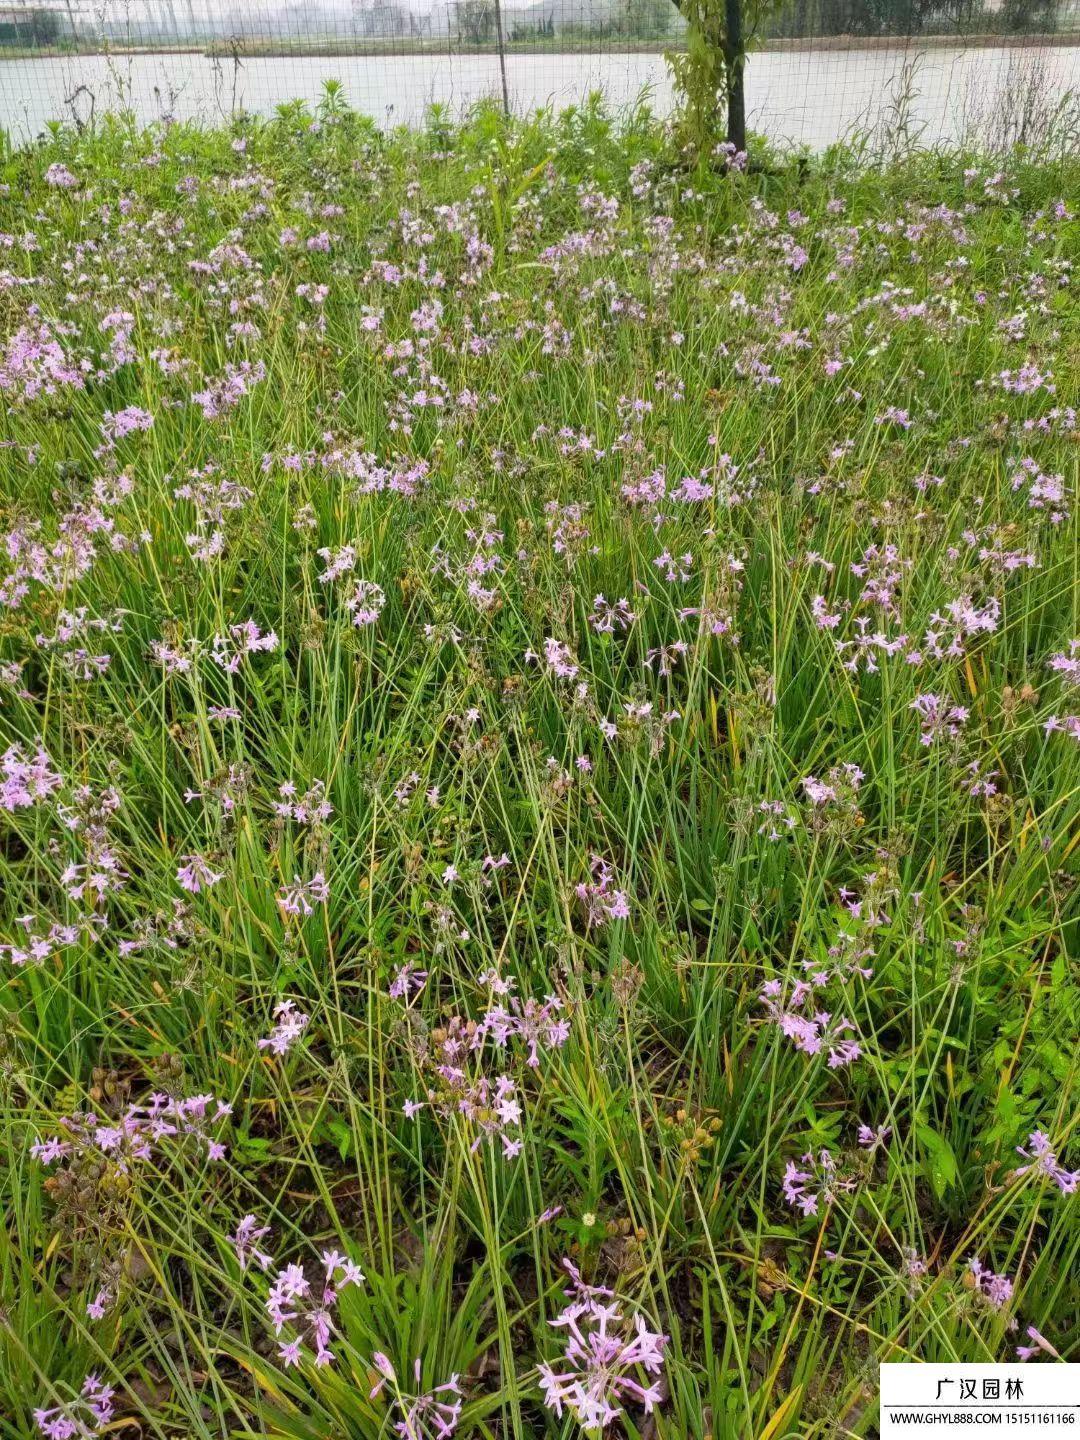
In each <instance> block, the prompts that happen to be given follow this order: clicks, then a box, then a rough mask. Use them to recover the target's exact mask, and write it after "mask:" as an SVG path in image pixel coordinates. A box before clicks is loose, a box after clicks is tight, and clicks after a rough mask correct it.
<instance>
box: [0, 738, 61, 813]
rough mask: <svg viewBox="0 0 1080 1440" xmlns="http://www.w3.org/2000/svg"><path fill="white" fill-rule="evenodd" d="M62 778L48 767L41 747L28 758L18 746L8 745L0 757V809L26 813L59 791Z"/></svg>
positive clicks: (47, 757)
mask: <svg viewBox="0 0 1080 1440" xmlns="http://www.w3.org/2000/svg"><path fill="white" fill-rule="evenodd" d="M63 783H64V777H63V776H62V775H60V774H59V773H58V772H57V771H55V770H54V769H53V768H52V761H51V760H50V759H49V756H48V753H47V752H46V750H45V749H44V747H43V746H41V745H38V747H37V749H36V750H35V752H34V754H33V756H32V757H30V758H28V757H27V756H26V755H25V754H24V752H23V748H22V746H21V745H9V746H8V748H7V749H6V750H5V751H4V753H3V755H2V756H0V809H3V810H9V811H14V810H26V809H29V808H30V807H31V806H33V805H40V804H42V802H43V801H45V800H48V798H49V796H50V795H52V794H53V793H54V792H55V791H57V790H59V788H60V786H61V785H62V784H63Z"/></svg>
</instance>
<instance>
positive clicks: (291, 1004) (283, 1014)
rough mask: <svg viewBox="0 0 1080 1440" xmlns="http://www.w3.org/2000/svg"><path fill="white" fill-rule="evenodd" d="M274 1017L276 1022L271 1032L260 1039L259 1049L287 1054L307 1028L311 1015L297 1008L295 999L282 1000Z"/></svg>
mask: <svg viewBox="0 0 1080 1440" xmlns="http://www.w3.org/2000/svg"><path fill="white" fill-rule="evenodd" d="M274 1019H275V1021H276V1024H275V1025H274V1028H273V1030H271V1032H270V1034H269V1035H266V1036H264V1037H263V1038H262V1039H261V1040H260V1041H259V1049H260V1050H269V1051H270V1052H271V1053H272V1054H274V1055H286V1054H288V1052H289V1050H290V1049H291V1048H292V1047H293V1045H295V1044H296V1042H297V1041H298V1040H299V1039H300V1037H301V1035H303V1033H304V1031H305V1030H306V1029H307V1026H308V1021H309V1020H310V1019H311V1016H310V1015H305V1014H304V1013H303V1011H301V1010H297V1008H296V1001H295V1000H282V1002H281V1003H280V1005H275V1006H274Z"/></svg>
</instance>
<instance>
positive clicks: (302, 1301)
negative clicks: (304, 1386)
mask: <svg viewBox="0 0 1080 1440" xmlns="http://www.w3.org/2000/svg"><path fill="white" fill-rule="evenodd" d="M321 1258H322V1264H323V1271H324V1279H323V1281H322V1284H321V1285H318V1284H313V1283H312V1282H311V1281H310V1280H309V1279H308V1278H307V1276H306V1275H305V1274H304V1269H303V1266H301V1265H285V1266H284V1267H283V1268H282V1269H281V1270H279V1271H278V1273H277V1275H275V1277H274V1280H273V1283H272V1284H271V1286H270V1293H269V1294H268V1295H267V1297H266V1310H267V1314H268V1315H269V1316H270V1323H271V1324H272V1325H273V1327H274V1334H275V1335H277V1336H280V1335H281V1334H282V1332H283V1331H284V1330H285V1329H286V1327H288V1328H289V1329H291V1330H293V1332H294V1334H293V1338H292V1339H291V1340H287V1341H283V1342H282V1343H281V1345H280V1346H279V1347H278V1353H279V1355H280V1356H281V1359H282V1361H283V1362H284V1364H285V1365H286V1366H289V1365H299V1363H300V1359H301V1353H302V1352H301V1346H302V1345H304V1344H307V1345H310V1346H311V1348H312V1349H313V1350H314V1351H315V1364H316V1365H332V1364H333V1363H334V1355H333V1352H332V1351H331V1349H330V1338H331V1336H332V1335H333V1333H334V1329H335V1326H334V1306H335V1304H336V1303H337V1297H338V1293H339V1291H340V1290H341V1289H343V1288H344V1286H346V1285H360V1284H362V1283H363V1279H364V1276H363V1274H362V1273H361V1271H360V1267H359V1266H358V1265H355V1264H354V1263H353V1262H352V1261H351V1260H349V1259H347V1258H346V1257H345V1256H344V1255H341V1254H339V1252H338V1251H336V1250H326V1251H324V1252H323V1254H322V1257H321ZM339 1272H340V1275H339Z"/></svg>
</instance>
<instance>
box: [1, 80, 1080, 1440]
mask: <svg viewBox="0 0 1080 1440" xmlns="http://www.w3.org/2000/svg"><path fill="white" fill-rule="evenodd" d="M741 165H742V157H739V156H732V155H730V154H729V153H722V154H720V155H718V156H717V157H715V160H714V162H713V165H712V166H711V167H710V166H709V165H702V166H701V167H700V169H698V170H697V171H694V172H688V171H686V170H685V169H684V168H682V167H681V166H680V165H679V163H678V162H677V159H675V158H673V157H672V155H671V153H670V151H669V148H668V141H667V138H666V137H665V135H664V133H663V132H662V131H661V129H660V128H659V127H657V126H654V125H653V124H652V123H651V122H650V121H649V120H648V119H647V118H646V117H632V118H631V119H630V120H628V121H627V122H625V123H624V124H622V125H620V126H616V125H614V124H613V123H612V122H611V121H610V120H608V119H607V118H605V116H604V115H603V113H602V111H601V110H599V109H598V108H595V107H587V108H586V109H584V110H580V111H574V112H568V113H567V114H566V115H564V116H562V117H559V118H557V119H556V118H553V117H551V116H540V117H536V118H534V119H532V120H530V121H528V122H507V121H505V120H504V119H502V118H501V117H500V116H499V115H497V114H496V113H495V112H493V111H491V110H486V109H485V110H481V111H479V112H477V113H476V114H474V115H473V116H472V117H471V118H470V119H469V120H468V121H467V122H466V123H464V124H461V125H457V124H451V123H450V122H449V121H448V120H447V119H446V118H445V116H440V117H438V118H437V120H436V121H434V122H433V123H432V125H431V126H429V127H428V128H427V129H426V130H425V131H423V132H421V133H399V134H394V135H392V136H384V135H382V134H380V133H379V132H378V131H376V130H375V129H374V128H373V127H372V126H370V125H369V124H367V123H366V122H364V121H362V120H360V119H358V118H357V117H356V116H353V115H351V114H349V113H348V112H346V111H344V110H343V109H342V107H341V106H340V103H334V104H331V105H329V106H328V107H326V108H325V109H324V112H323V113H320V115H319V116H318V117H312V116H310V115H308V114H307V113H306V112H305V111H304V110H303V109H302V108H300V107H295V106H294V107H283V108H282V110H281V112H280V113H279V114H278V116H277V117H276V118H274V119H273V120H270V121H266V122H257V121H255V120H252V119H243V120H238V121H237V122H236V123H235V124H234V125H233V126H232V128H231V129H229V130H227V131H225V130H223V131H220V132H211V131H203V130H199V129H195V128H186V127H183V126H176V127H173V128H171V129H167V130H165V129H160V130H150V131H146V132H138V131H137V130H135V129H134V128H133V127H131V126H129V125H128V124H126V123H125V122H123V121H121V120H114V119H110V120H108V121H106V122H105V123H104V124H103V125H102V126H100V127H99V128H97V129H95V130H94V131H92V132H90V131H87V132H83V133H81V134H76V133H74V132H69V131H64V130H57V131H56V132H55V133H53V134H51V135H50V136H49V138H48V139H47V141H46V142H43V143H42V144H40V145H38V146H36V147H34V148H32V149H29V150H24V151H20V152H16V153H9V154H8V156H7V158H6V159H5V162H4V173H3V180H4V192H3V196H2V198H0V204H2V209H3V216H2V228H3V231H4V235H3V237H2V240H3V245H4V253H3V257H2V260H3V277H2V278H3V283H2V286H0V312H2V329H0V347H2V352H0V387H2V390H3V396H4V400H5V402H6V403H5V415H4V420H3V427H4V429H3V438H2V445H3V448H2V450H0V467H2V469H0V474H2V482H0V483H2V491H0V494H2V502H0V503H2V530H3V534H4V544H3V570H2V574H0V599H2V601H3V609H2V612H0V616H2V619H0V680H2V705H0V730H2V739H0V751H2V777H0V778H2V790H0V799H2V805H3V812H2V815H0V820H2V829H0V836H2V840H0V879H2V896H3V898H2V902H0V917H2V918H0V941H2V944H0V964H2V975H0V985H2V988H0V997H2V1009H0V1057H2V1066H0V1123H2V1127H3V1149H2V1154H3V1158H4V1169H3V1175H2V1184H3V1193H4V1216H5V1224H4V1228H3V1231H2V1232H0V1235H2V1240H0V1245H2V1249H0V1262H2V1263H0V1306H2V1323H0V1414H2V1419H0V1433H2V1434H3V1435H5V1436H10V1437H27V1436H29V1435H31V1434H33V1433H35V1431H37V1432H43V1433H46V1434H52V1435H79V1436H84V1435H88V1434H94V1433H106V1432H107V1433H110V1434H113V1433H120V1434H130V1435H135V1434H141V1435H144V1436H155V1437H179V1436H184V1437H200V1440H205V1437H211V1436H226V1435H228V1436H236V1435H276V1436H289V1437H293V1440H316V1437H320V1440H321V1437H327V1436H335V1437H338V1436H342V1437H344V1436H349V1437H370V1440H375V1437H378V1436H383V1435H387V1434H397V1435H400V1436H405V1437H412V1440H416V1437H420V1436H423V1437H434V1436H442V1437H445V1436H447V1435H449V1434H451V1433H454V1432H455V1431H456V1433H457V1434H459V1435H462V1436H481V1437H510V1436H513V1437H531V1436H541V1435H552V1436H556V1435H558V1436H570V1435H572V1434H574V1433H578V1432H579V1430H580V1429H581V1428H584V1429H585V1430H586V1431H588V1432H589V1433H596V1432H597V1431H598V1430H601V1429H604V1428H608V1431H609V1433H610V1434H614V1435H625V1436H628V1437H645V1436H659V1437H663V1436H670V1437H675V1436H678V1437H684V1436H693V1437H698V1440H704V1437H705V1436H749V1435H752V1434H762V1433H768V1434H770V1435H781V1434H795V1433H804V1434H824V1433H840V1432H844V1433H849V1434H867V1433H869V1431H870V1430H871V1429H872V1426H873V1424H874V1419H875V1411H874V1393H875V1387H876V1378H877V1375H876V1366H877V1364H878V1363H879V1362H880V1361H882V1360H886V1359H888V1360H895V1359H910V1360H924V1361H930V1360H934V1361H944V1360H970V1361H988V1360H997V1359H1012V1358H1014V1355H1015V1352H1016V1349H1017V1346H1018V1345H1019V1346H1022V1347H1024V1348H1025V1349H1030V1350H1032V1351H1033V1358H1035V1359H1039V1360H1043V1361H1052V1360H1053V1358H1054V1356H1055V1354H1056V1355H1059V1356H1064V1357H1066V1358H1068V1357H1069V1356H1073V1357H1075V1355H1076V1347H1077V1342H1078V1331H1077V1320H1076V1316H1077V1286H1076V1279H1075V1277H1076V1274H1077V1268H1076V1252H1077V1245H1078V1238H1077V1234H1078V1232H1077V1227H1076V1224H1075V1217H1076V1208H1075V1207H1076V1201H1075V1197H1074V1192H1075V1189H1076V1180H1077V1176H1076V1174H1075V1173H1074V1172H1073V1170H1072V1169H1071V1166H1075V1165H1077V1164H1080V1160H1078V1159H1077V1146H1076V1140H1075V1133H1074V1132H1075V1125H1076V1065H1077V1058H1076V1057H1077V1051H1076V1037H1077V1019H1078V1015H1077V1000H1076V987H1075V960H1074V959H1073V957H1074V956H1075V953H1076V914H1077V910H1076V866H1075V850H1076V842H1077V833H1078V832H1077V829H1076V823H1077V810H1078V779H1080V746H1078V741H1080V700H1078V697H1077V686H1078V684H1080V653H1078V650H1077V636H1080V619H1078V615H1077V605H1078V591H1077V585H1076V557H1077V532H1076V526H1077V505H1076V481H1077V435H1078V429H1077V420H1076V413H1075V411H1074V409H1073V408H1072V404H1071V399H1072V397H1073V396H1074V395H1075V393H1076V380H1077V370H1078V360H1077V357H1078V354H1080V350H1078V341H1080V326H1078V323H1077V311H1076V304H1075V298H1074V265H1075V261H1076V256H1077V251H1078V248H1080V229H1078V221H1077V220H1076V219H1075V217H1074V216H1073V214H1072V212H1071V210H1070V209H1069V206H1068V204H1067V197H1068V196H1069V195H1070V194H1072V195H1075V194H1076V193H1077V188H1076V181H1077V170H1076V167H1075V165H1072V164H1071V163H1066V164H1061V165H1055V166H1051V165H1049V164H1046V163H1036V162H1035V161H1032V160H1030V159H1027V158H1025V157H1024V155H1023V154H1021V153H1017V154H1016V155H1014V156H1013V157H1012V158H1011V159H1010V160H1009V161H1008V163H1007V165H1006V166H1005V168H1004V169H999V168H997V167H991V166H990V165H987V164H985V163H982V162H980V161H979V159H978V158H977V157H974V158H973V157H965V156H947V157H942V156H925V155H924V156H919V157H915V158H912V159H908V160H905V161H903V162H899V163H897V164H895V165H892V166H890V167H888V168H886V169H872V168H856V167H852V166H850V165H849V164H847V163H846V162H845V160H844V157H843V156H842V155H839V154H837V155H831V156H828V157H825V158H824V159H821V160H816V161H814V162H812V163H810V164H807V165H803V166H800V167H799V168H797V169H788V168H785V167H775V166H774V167H772V168H771V169H764V170H761V169H759V170H757V171H756V172H753V173H747V172H746V171H745V170H743V169H742V168H741ZM1063 197H1065V198H1063ZM1029 1327H1030V1328H1029ZM87 1377H89V1379H87ZM64 1427H68V1428H64Z"/></svg>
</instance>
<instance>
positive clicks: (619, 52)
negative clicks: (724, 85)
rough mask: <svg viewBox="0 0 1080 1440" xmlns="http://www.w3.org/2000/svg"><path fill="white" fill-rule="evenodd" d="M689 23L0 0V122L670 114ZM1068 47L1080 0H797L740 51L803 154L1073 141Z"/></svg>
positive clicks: (554, 9)
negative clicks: (579, 107) (487, 112)
mask: <svg viewBox="0 0 1080 1440" xmlns="http://www.w3.org/2000/svg"><path fill="white" fill-rule="evenodd" d="M684 35H685V25H684V22H683V20H682V17H681V16H680V14H679V12H678V10H677V9H676V7H675V5H674V4H673V3H672V0H224V3H223V0H9V3H7V4H4V3H3V0H0V123H2V124H3V125H4V126H5V127H6V128H7V130H8V131H9V132H10V133H11V135H12V136H13V138H15V139H26V138H29V137H32V136H34V135H35V134H37V133H39V132H40V131H41V130H42V129H43V128H44V126H45V125H46V123H47V122H48V121H50V120H57V119H69V120H70V119H73V118H74V119H78V120H80V121H83V122H85V121H87V120H88V119H89V118H90V117H91V116H92V115H95V116H96V115H100V114H101V113H102V112H103V111H104V110H106V109H116V108H118V107H121V106H126V107H130V108H131V109H133V110H134V112H135V114H136V115H137V117H138V118H139V120H140V121H143V122H149V121H151V120H154V119H157V118H160V117H163V116H173V117H176V118H181V119H187V118H199V119H204V120H207V121H213V120H215V119H218V120H220V119H221V118H223V117H227V116H229V115H231V114H234V113H235V112H237V111H238V110H240V109H246V110H249V111H252V112H256V113H260V114H269V113H272V112H273V111H274V109H275V107H277V106H278V105H280V104H282V103H286V102H289V101H295V100H304V101H306V102H307V103H308V105H309V106H314V105H315V104H317V103H318V101H319V99H320V98H321V96H322V94H323V87H324V85H325V83H326V82H327V81H328V80H334V81H337V82H339V83H340V85H341V87H342V91H343V96H344V99H345V100H346V101H347V102H348V103H349V104H350V105H352V106H353V107H355V108H357V109H359V110H361V111H363V112H365V113H367V114H369V115H371V116H373V117H374V118H375V119H376V120H377V121H378V122H379V123H380V124H381V125H395V124H416V123H418V122H419V121H421V120H422V119H423V118H424V115H425V113H426V112H427V110H428V109H429V107H430V106H431V105H432V104H438V105H442V106H445V107H446V108H447V110H448V111H449V113H450V114H451V115H452V116H454V117H457V116H459V115H460V114H462V113H463V112H464V111H465V110H466V109H468V107H470V106H472V105H474V104H475V103H476V102H478V101H480V100H484V99H493V100H494V101H496V103H498V104H502V103H503V102H504V94H505V98H506V100H507V101H508V102H509V105H510V106H511V108H512V109H514V110H515V111H518V112H526V111H529V110H532V109H535V108H536V107H538V106H544V105H553V106H555V107H556V108H557V109H561V108H563V107H565V106H568V105H572V104H579V103H581V102H582V101H583V100H584V99H585V98H586V97H587V96H588V95H589V94H590V92H593V91H600V92H602V93H603V95H604V96H605V98H606V100H607V102H608V104H609V106H610V107H612V108H615V109H618V108H622V107H626V106H628V105H631V104H633V103H635V102H637V101H638V100H640V99H642V98H645V99H646V101H647V103H648V104H649V105H650V107H651V108H652V109H653V110H654V111H655V112H656V113H658V114H666V113H667V112H668V111H669V110H670V107H671V104H672V89H671V82H670V78H669V75H668V70H667V66H666V64H665V61H664V51H665V50H667V49H672V48H678V47H679V46H680V45H681V44H682V43H684ZM1078 44H1080V0H790V3H789V4H788V6H787V7H786V8H785V9H783V10H782V11H780V12H779V13H777V14H776V15H775V16H774V18H773V19H772V21H771V23H770V28H769V33H768V34H767V35H765V36H764V37H763V38H762V40H761V42H760V43H759V45H758V46H757V48H755V50H754V52H753V54H752V56H751V58H750V61H749V64H748V68H747V94H748V118H749V122H750V127H751V129H753V130H756V131H758V132H760V133H763V134H765V135H767V136H768V137H769V138H770V139H772V140H774V141H776V142H787V143H794V144H802V145H809V146H811V147H813V148H815V149H819V148H821V147H823V146H826V145H829V144H832V143H834V142H836V141H841V140H847V141H852V140H857V141H866V140H867V139H869V140H870V141H871V143H874V142H875V141H878V142H880V141H882V139H883V137H888V143H903V142H911V141H920V142H922V143H935V142H942V141H944V142H956V141H975V142H979V143H981V144H982V145H984V146H985V145H990V146H994V147H1002V146H1005V145H1007V144H1009V143H1011V142H1012V141H1014V140H1017V139H1021V140H1027V141H1030V142H1034V143H1040V142H1042V141H1045V140H1046V139H1048V138H1049V137H1051V136H1052V137H1054V138H1057V139H1059V140H1061V139H1062V138H1064V139H1065V140H1066V141H1069V140H1071V139H1072V138H1073V135H1074V130H1075V131H1076V133H1078V134H1080V120H1078V116H1080V105H1078V104H1077V103H1076V99H1075V95H1074V91H1075V90H1076V89H1078V88H1080V86H1078V79H1080V75H1078V68H1080V48H1078Z"/></svg>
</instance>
